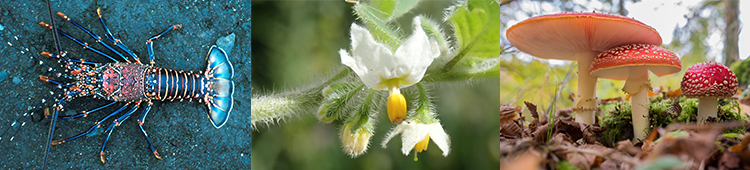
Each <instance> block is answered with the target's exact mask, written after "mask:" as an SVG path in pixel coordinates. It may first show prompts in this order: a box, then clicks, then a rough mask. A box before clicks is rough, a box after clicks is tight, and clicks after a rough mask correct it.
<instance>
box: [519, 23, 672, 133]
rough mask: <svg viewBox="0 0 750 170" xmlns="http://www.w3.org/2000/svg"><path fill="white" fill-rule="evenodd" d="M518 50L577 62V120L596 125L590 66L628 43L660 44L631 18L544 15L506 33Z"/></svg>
mask: <svg viewBox="0 0 750 170" xmlns="http://www.w3.org/2000/svg"><path fill="white" fill-rule="evenodd" d="M506 36H507V38H508V41H510V43H511V44H512V45H513V46H515V47H516V48H517V49H518V50H521V51H523V52H526V53H528V54H531V55H532V56H534V57H537V58H542V59H558V60H571V61H578V92H577V93H578V95H577V96H576V101H575V107H574V110H576V112H577V114H576V121H577V122H583V123H587V124H593V123H594V114H593V111H594V110H596V109H597V107H596V104H597V103H596V98H595V97H596V96H595V94H594V93H595V91H596V77H593V76H591V75H589V66H590V65H591V61H593V60H594V57H596V55H597V54H599V53H600V52H602V51H604V50H608V49H610V48H612V47H616V46H620V45H625V44H636V43H643V44H653V45H660V44H661V36H659V33H657V32H656V30H654V28H651V27H650V26H648V25H646V24H644V23H642V22H640V21H637V20H635V19H632V18H628V17H624V16H619V15H611V14H602V13H589V12H580V13H579V12H571V13H559V14H550V15H542V16H536V17H532V18H529V19H527V20H524V21H521V22H519V23H518V24H516V25H513V26H512V27H510V28H509V29H508V31H507V32H506Z"/></svg>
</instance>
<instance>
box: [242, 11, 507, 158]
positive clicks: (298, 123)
mask: <svg viewBox="0 0 750 170" xmlns="http://www.w3.org/2000/svg"><path fill="white" fill-rule="evenodd" d="M455 3H456V2H454V1H423V2H421V3H420V5H419V6H418V7H417V8H416V9H414V10H412V11H411V12H410V13H408V14H406V15H405V16H403V17H402V18H400V19H399V20H398V21H399V23H400V24H399V27H400V28H401V29H400V31H402V33H406V34H407V35H408V34H411V30H412V29H411V28H410V27H411V20H412V18H413V17H414V16H415V15H416V14H425V15H427V16H429V17H431V18H433V20H435V21H438V22H440V25H441V27H442V28H443V30H444V31H445V32H446V34H447V35H452V31H451V27H450V26H449V24H448V23H447V22H443V17H444V10H445V8H447V7H449V6H451V5H452V4H455ZM252 6H253V11H252V16H253V25H254V26H255V27H254V29H253V30H252V49H253V50H252V56H253V57H252V67H253V73H252V77H253V81H252V87H253V94H254V95H263V94H269V93H272V92H276V93H278V92H283V91H285V90H290V89H300V88H305V87H310V86H312V85H315V84H317V83H319V82H320V80H321V79H323V78H324V77H327V76H329V75H328V74H330V73H332V72H333V71H334V70H336V69H338V68H342V67H345V66H343V65H342V64H340V56H339V55H338V50H339V49H349V45H350V39H349V27H350V25H351V23H352V22H355V16H354V15H353V13H352V9H351V7H352V6H353V4H349V3H346V2H344V1H343V0H341V1H338V0H337V1H258V0H253V1H252ZM358 24H361V23H358ZM404 31H406V32H404ZM426 86H427V87H428V90H429V91H430V92H431V93H430V94H431V95H432V96H434V98H435V100H434V104H435V106H436V107H437V110H438V114H439V119H440V120H441V122H442V124H443V127H444V129H445V131H446V132H447V133H448V135H450V140H451V151H450V155H448V157H443V156H442V151H441V150H440V149H439V148H438V147H437V145H435V144H434V143H433V142H430V145H429V149H428V150H427V151H425V152H422V153H420V154H419V155H418V156H419V161H417V162H415V161H414V157H413V152H412V153H410V155H409V156H405V155H403V154H402V153H401V151H400V149H401V137H400V135H399V136H398V137H396V138H394V139H393V140H391V141H390V142H389V143H388V144H387V146H388V148H387V149H383V148H381V147H380V144H381V142H382V141H383V138H384V137H385V135H386V133H387V132H388V131H389V130H390V129H391V128H392V127H394V125H393V124H391V123H389V121H388V118H387V115H386V111H385V103H381V107H382V109H381V111H380V112H379V115H378V116H377V117H378V122H379V123H378V124H377V125H375V126H376V131H375V134H374V135H373V137H372V140H371V142H370V148H369V149H368V150H367V152H366V153H365V154H363V155H361V156H359V157H357V158H350V157H349V156H348V155H346V154H345V153H344V151H343V149H342V144H341V140H340V139H339V136H338V133H339V129H338V128H339V127H340V126H341V124H342V122H341V121H335V122H333V123H331V124H323V123H321V122H319V121H318V119H317V118H316V117H315V116H314V113H315V112H316V110H310V111H309V113H308V114H302V115H299V116H296V117H292V118H290V119H284V120H281V121H280V122H279V123H277V124H274V125H268V126H266V125H259V126H257V127H256V129H254V131H253V133H252V148H253V149H252V155H253V156H252V167H253V169H498V167H499V159H500V158H499V153H498V151H499V148H498V142H499V138H498V132H499V122H498V120H499V117H498V114H497V111H498V108H499V103H500V99H499V95H498V94H499V93H500V92H499V90H500V89H499V88H498V87H499V86H500V84H499V80H498V79H479V80H472V81H471V82H448V83H439V84H436V83H432V84H427V85H426ZM408 88H415V87H408Z"/></svg>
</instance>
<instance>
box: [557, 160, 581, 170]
mask: <svg viewBox="0 0 750 170" xmlns="http://www.w3.org/2000/svg"><path fill="white" fill-rule="evenodd" d="M555 167H557V169H560V170H580V169H579V168H578V167H576V166H574V165H573V164H570V162H568V161H560V162H559V163H557V165H555Z"/></svg>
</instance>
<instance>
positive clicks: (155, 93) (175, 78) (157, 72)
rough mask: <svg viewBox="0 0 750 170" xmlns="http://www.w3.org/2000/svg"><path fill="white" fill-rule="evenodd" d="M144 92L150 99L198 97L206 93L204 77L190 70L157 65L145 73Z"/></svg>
mask: <svg viewBox="0 0 750 170" xmlns="http://www.w3.org/2000/svg"><path fill="white" fill-rule="evenodd" d="M145 80H146V86H145V93H146V96H147V97H148V98H149V99H152V100H175V99H178V100H183V99H193V98H195V99H198V100H199V101H201V99H203V97H205V95H206V88H205V87H206V80H207V79H206V77H205V76H203V75H200V74H195V73H192V72H184V71H177V70H172V69H165V68H159V67H152V68H150V69H149V70H148V71H147V72H146V74H145Z"/></svg>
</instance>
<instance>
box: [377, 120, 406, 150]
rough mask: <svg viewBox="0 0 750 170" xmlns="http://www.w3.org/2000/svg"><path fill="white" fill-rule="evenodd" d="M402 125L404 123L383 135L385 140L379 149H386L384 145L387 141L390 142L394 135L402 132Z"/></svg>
mask: <svg viewBox="0 0 750 170" xmlns="http://www.w3.org/2000/svg"><path fill="white" fill-rule="evenodd" d="M402 124H404V123H401V124H399V125H398V126H396V127H394V128H393V129H391V131H390V132H388V134H386V135H385V139H384V140H383V143H381V144H380V146H381V147H383V148H386V145H385V144H387V143H388V141H391V139H393V137H395V136H396V135H398V134H400V133H402V132H404V129H405V128H404V126H401V125H402Z"/></svg>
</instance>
